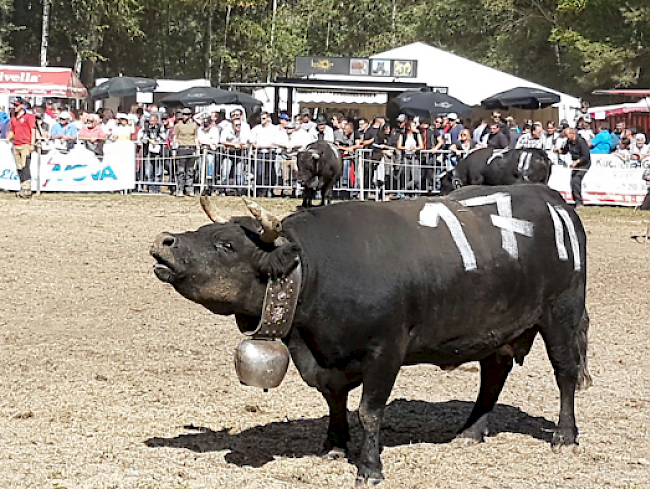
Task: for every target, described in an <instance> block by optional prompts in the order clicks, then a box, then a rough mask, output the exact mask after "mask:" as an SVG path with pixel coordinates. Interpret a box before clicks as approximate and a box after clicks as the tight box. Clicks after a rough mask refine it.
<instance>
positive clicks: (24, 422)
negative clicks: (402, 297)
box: [0, 193, 650, 489]
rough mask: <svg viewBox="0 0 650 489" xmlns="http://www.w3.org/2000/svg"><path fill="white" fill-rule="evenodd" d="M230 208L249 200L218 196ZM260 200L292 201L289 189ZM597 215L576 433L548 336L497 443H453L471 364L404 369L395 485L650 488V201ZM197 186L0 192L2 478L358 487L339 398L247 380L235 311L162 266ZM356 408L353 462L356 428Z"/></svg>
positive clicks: (469, 395) (394, 442) (518, 382)
mask: <svg viewBox="0 0 650 489" xmlns="http://www.w3.org/2000/svg"><path fill="white" fill-rule="evenodd" d="M217 203H218V205H219V207H220V208H221V209H222V210H223V211H224V212H223V213H224V214H225V215H230V214H233V213H234V214H241V213H243V212H244V208H243V205H242V203H241V201H240V200H238V199H234V198H230V199H226V198H220V199H218V200H217ZM265 205H267V206H268V207H269V208H271V209H273V210H276V211H283V212H288V209H289V207H290V206H291V205H293V206H295V201H294V202H289V201H286V200H284V201H283V200H280V199H274V200H268V201H265ZM580 213H581V215H582V216H583V218H584V221H585V224H586V228H587V230H588V233H589V239H590V241H589V269H588V270H589V296H588V297H589V311H590V313H591V318H592V322H591V331H590V345H589V362H590V369H591V373H592V375H593V377H594V386H593V387H592V388H591V389H589V390H587V391H586V392H583V393H580V394H579V396H578V399H577V406H576V409H577V420H578V427H579V428H580V430H581V442H582V445H581V446H582V447H583V452H582V453H580V454H577V455H576V454H574V453H573V452H571V451H564V452H562V453H561V454H554V453H553V452H552V451H551V448H550V445H549V442H550V437H551V433H550V430H551V428H552V426H553V423H554V422H555V421H556V420H557V415H558V411H559V394H558V390H557V387H556V384H555V380H554V377H553V375H552V371H551V367H550V364H549V362H548V359H547V357H546V353H545V352H544V351H543V348H542V345H541V340H540V339H538V340H537V341H536V343H535V346H534V348H533V351H532V352H531V354H530V355H529V356H528V357H527V359H526V363H525V364H524V366H523V367H518V366H517V367H515V369H514V370H513V372H512V374H511V375H510V377H509V380H508V382H507V384H506V387H505V389H504V392H503V393H502V395H501V397H500V399H499V401H500V402H499V404H498V406H497V408H496V410H495V412H494V414H493V416H492V424H491V428H492V431H493V436H491V437H490V438H489V439H488V440H487V441H486V443H484V444H481V445H475V446H471V447H459V446H457V445H456V444H454V443H451V442H450V439H451V437H452V435H453V433H454V431H455V430H456V429H458V428H459V427H460V426H461V425H462V423H463V422H464V420H465V418H466V417H467V416H468V414H469V411H470V409H471V406H472V403H473V401H474V399H475V396H476V394H477V391H478V381H479V375H478V368H477V365H476V364H467V365H464V366H462V367H461V368H460V369H458V370H456V371H453V372H449V373H447V372H443V371H441V370H440V369H438V368H436V367H433V366H416V367H408V368H404V369H402V371H401V373H400V376H399V378H398V380H397V384H396V386H395V388H394V390H393V394H392V396H391V399H390V403H389V406H388V409H387V416H386V420H385V423H384V428H383V431H382V442H383V444H384V445H385V447H384V449H383V452H382V460H383V463H384V475H385V476H386V481H385V482H383V483H382V485H381V486H380V487H390V488H420V489H424V488H569V487H571V488H573V487H576V488H602V487H615V488H629V489H632V488H635V489H640V488H650V428H649V418H650V381H649V380H648V379H649V378H650V361H649V360H648V358H649V356H650V324H649V321H648V317H649V315H650V306H649V302H650V287H649V285H648V284H649V283H650V280H649V279H650V243H648V244H641V243H637V242H635V241H634V240H632V239H630V236H631V235H638V234H645V232H646V222H647V221H648V220H649V219H650V215H648V214H645V215H644V214H642V213H634V212H633V211H632V210H630V209H603V208H595V209H591V208H587V209H584V210H581V211H580ZM206 223H207V218H206V217H205V215H204V214H203V212H202V210H201V208H200V207H199V204H198V199H190V198H185V199H173V198H171V197H159V196H122V195H106V196H98V195H43V196H41V197H39V198H34V199H33V200H32V201H30V202H25V201H19V200H18V199H16V198H14V197H13V195H11V194H7V193H1V194H0V291H1V292H0V300H1V302H2V309H1V312H0V372H1V374H0V488H1V489H9V488H11V489H17V488H59V489H61V488H70V489H72V488H93V489H94V488H96V489H108V488H119V489H123V488H124V489H126V488H161V489H162V488H165V489H168V488H178V489H180V488H191V489H198V488H215V487H232V488H249V487H250V488H319V487H351V486H352V485H353V484H354V478H355V474H356V468H355V466H354V465H353V463H349V462H348V461H346V460H342V461H336V462H331V461H324V460H321V459H320V458H319V457H318V456H317V454H318V452H319V450H320V447H321V444H322V441H323V437H324V435H325V430H326V427H327V418H326V415H327V410H326V404H325V402H324V400H323V399H322V397H321V396H320V395H319V394H318V392H316V391H315V390H313V389H311V388H309V387H307V385H306V384H304V382H303V381H302V380H301V379H300V377H299V375H298V373H297V371H296V369H295V367H294V366H293V365H292V366H291V367H290V370H289V373H288V375H287V377H286V378H285V380H284V382H283V384H282V385H281V386H280V387H279V388H278V389H274V390H271V391H270V392H268V393H264V392H262V391H260V390H258V389H254V388H249V387H243V386H241V385H240V384H239V382H238V381H237V378H236V374H235V371H234V367H233V357H232V353H233V350H234V348H235V346H236V345H237V343H238V342H239V341H240V339H241V338H240V334H239V332H238V330H237V329H236V327H235V323H234V320H233V319H232V318H223V317H219V316H215V315H212V314H210V313H209V312H208V311H207V310H204V309H202V308H201V307H200V306H198V305H196V304H194V303H191V302H189V301H187V300H186V299H184V298H182V297H181V296H180V295H179V294H177V293H176V292H175V291H174V290H173V289H172V288H171V287H170V286H167V285H164V284H163V283H161V282H159V281H158V280H157V279H156V278H155V276H154V274H153V272H152V266H153V259H152V258H151V257H150V256H149V255H148V249H149V246H150V244H151V242H152V241H153V239H154V237H155V236H156V235H157V234H158V233H159V232H161V231H172V232H176V231H185V230H189V229H194V228H196V227H198V226H200V225H203V224H206ZM358 401H359V389H357V390H355V391H354V392H353V395H352V396H351V399H350V403H349V407H350V409H351V411H352V412H351V414H350V421H351V423H352V427H353V442H352V445H351V446H352V453H351V455H350V458H351V461H352V462H354V461H355V460H356V458H357V457H358V453H359V448H360V447H359V444H360V436H361V432H360V429H359V424H358V421H357V417H356V412H355V411H356V408H357V405H358Z"/></svg>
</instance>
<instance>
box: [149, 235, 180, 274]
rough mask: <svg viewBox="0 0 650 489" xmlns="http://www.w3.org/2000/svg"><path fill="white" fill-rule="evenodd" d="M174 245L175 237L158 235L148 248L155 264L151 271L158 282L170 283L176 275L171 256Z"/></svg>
mask: <svg viewBox="0 0 650 489" xmlns="http://www.w3.org/2000/svg"><path fill="white" fill-rule="evenodd" d="M175 245H176V237H175V236H174V235H173V234H170V233H161V234H159V235H158V236H157V237H156V239H155V240H154V242H153V245H151V248H149V254H150V255H151V256H153V258H154V259H155V260H156V263H155V264H154V266H153V271H154V273H155V274H156V277H158V279H159V280H161V281H163V282H166V283H171V282H173V280H174V278H175V277H176V275H177V273H176V271H175V270H174V263H173V255H172V253H171V249H172V248H173V247H174V246H175Z"/></svg>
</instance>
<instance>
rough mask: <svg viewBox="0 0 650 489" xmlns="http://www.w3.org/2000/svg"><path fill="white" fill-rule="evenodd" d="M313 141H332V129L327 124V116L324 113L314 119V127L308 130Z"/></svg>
mask: <svg viewBox="0 0 650 489" xmlns="http://www.w3.org/2000/svg"><path fill="white" fill-rule="evenodd" d="M309 134H310V135H311V137H312V139H313V140H314V141H327V142H328V143H332V144H333V143H334V129H332V128H331V127H330V126H328V125H327V118H326V117H325V114H321V115H319V116H318V119H316V127H314V128H313V129H312V130H311V131H309Z"/></svg>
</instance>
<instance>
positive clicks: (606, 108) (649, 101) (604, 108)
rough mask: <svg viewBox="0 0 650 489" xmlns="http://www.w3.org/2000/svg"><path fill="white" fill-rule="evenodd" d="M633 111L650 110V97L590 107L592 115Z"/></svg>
mask: <svg viewBox="0 0 650 489" xmlns="http://www.w3.org/2000/svg"><path fill="white" fill-rule="evenodd" d="M633 112H650V97H647V98H643V99H641V100H639V101H638V102H634V103H627V104H615V105H601V106H598V107H590V108H589V114H590V115H591V116H592V117H598V116H599V115H600V116H602V115H603V113H604V116H608V115H615V114H628V113H633Z"/></svg>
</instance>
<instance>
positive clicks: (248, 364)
mask: <svg viewBox="0 0 650 489" xmlns="http://www.w3.org/2000/svg"><path fill="white" fill-rule="evenodd" d="M288 368H289V350H288V348H287V347H286V345H285V344H284V343H282V342H281V341H279V340H267V339H246V340H243V341H242V342H241V343H239V345H237V348H236V350H235V371H236V372H237V377H238V378H239V381H240V382H241V383H242V384H244V385H248V386H251V387H259V388H261V389H272V388H273V387H277V386H279V385H280V383H281V382H282V379H283V378H284V376H285V375H286V373H287V369H288Z"/></svg>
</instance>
